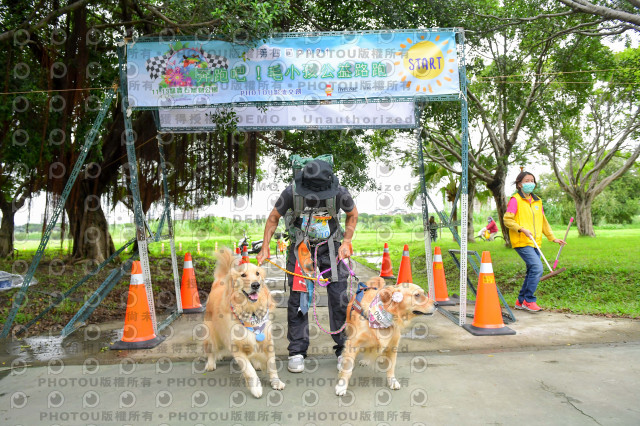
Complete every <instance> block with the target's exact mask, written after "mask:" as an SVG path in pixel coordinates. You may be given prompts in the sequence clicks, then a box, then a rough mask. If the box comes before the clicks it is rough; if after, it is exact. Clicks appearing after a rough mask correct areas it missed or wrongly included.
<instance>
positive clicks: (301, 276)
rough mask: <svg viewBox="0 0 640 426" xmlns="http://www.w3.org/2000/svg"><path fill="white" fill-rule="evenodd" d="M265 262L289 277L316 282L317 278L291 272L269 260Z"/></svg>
mask: <svg viewBox="0 0 640 426" xmlns="http://www.w3.org/2000/svg"><path fill="white" fill-rule="evenodd" d="M265 262H269V263H270V264H272V265H273V266H275V267H277V268H278V269H280V270H282V271H284V272H286V273H287V274H289V275H293V276H295V277H300V278H304V279H305V280H311V281H313V280H315V278H313V277H307V276H306V275H300V274H296V273H295V272H291V271H288V270H286V269H285V268H283V267H282V266H280V265H278V264H277V263H273V262H272V261H271V260H269V259H265ZM319 280H320V281H329V280H328V279H327V278H319Z"/></svg>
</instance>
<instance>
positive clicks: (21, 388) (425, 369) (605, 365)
mask: <svg viewBox="0 0 640 426" xmlns="http://www.w3.org/2000/svg"><path fill="white" fill-rule="evenodd" d="M638 359H640V345H638V344H625V345H604V346H603V345H598V346H590V347H574V348H556V349H545V350H538V351H508V352H498V353H486V354H481V353H472V354H401V355H400V356H399V360H398V369H397V375H396V376H397V378H398V379H399V380H400V382H401V383H402V384H403V388H402V389H400V390H397V391H391V390H389V389H387V388H386V387H385V386H384V380H383V378H384V372H382V371H380V370H379V369H377V368H375V367H374V368H368V367H359V368H357V369H356V370H355V372H354V375H353V377H352V379H351V383H352V384H351V386H350V388H349V389H350V392H347V394H346V395H345V396H343V397H337V396H336V395H335V394H334V389H333V387H334V385H335V382H336V376H337V374H336V364H335V362H334V360H330V359H311V360H308V361H307V371H305V372H304V373H300V374H292V373H289V372H288V371H287V370H286V367H285V366H284V362H283V363H281V364H280V366H281V372H280V378H281V379H282V380H284V381H285V382H286V384H287V387H286V388H285V389H284V390H283V391H274V390H271V389H269V388H268V387H267V386H268V384H267V383H268V380H266V378H265V374H261V376H262V377H263V378H264V379H265V380H264V381H263V382H264V386H265V389H264V395H263V397H262V398H261V399H255V398H253V397H252V396H251V394H250V393H249V392H248V391H247V389H246V388H245V386H244V384H243V381H242V379H241V376H240V374H239V372H238V371H237V369H236V368H235V366H234V364H230V363H229V362H223V363H220V364H219V368H218V370H216V371H215V372H210V373H204V372H203V371H202V369H203V367H204V362H203V361H202V360H196V361H194V362H171V361H168V360H165V361H159V362H156V363H139V364H135V363H129V362H128V361H126V362H124V363H122V364H117V365H99V366H97V365H95V364H86V365H84V366H83V365H66V366H63V367H62V366H59V365H52V366H48V367H44V366H43V367H33V368H26V369H24V370H22V369H14V370H13V372H12V373H11V374H9V375H7V376H6V377H4V378H3V379H2V380H1V382H0V383H1V384H2V391H1V392H0V423H2V424H3V425H7V426H8V425H18V424H23V425H45V424H46V425H53V424H60V425H63V424H64V425H69V424H169V425H196V424H205V425H206V424H214V423H215V424H225V425H226V424H238V425H252V424H255V425H257V424H266V425H269V424H282V425H284V424H296V425H328V424H331V425H341V424H345V425H346V424H351V425H355V424H363V425H364V424H372V425H383V424H394V425H396V424H399V425H416V424H451V425H454V424H456V425H460V424H522V425H535V424H562V425H590V424H594V425H598V424H600V425H637V424H638V423H640V406H639V405H638V394H639V393H640V380H639V379H640V369H639V367H638Z"/></svg>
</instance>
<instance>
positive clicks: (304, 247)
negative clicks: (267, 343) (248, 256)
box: [257, 155, 358, 373]
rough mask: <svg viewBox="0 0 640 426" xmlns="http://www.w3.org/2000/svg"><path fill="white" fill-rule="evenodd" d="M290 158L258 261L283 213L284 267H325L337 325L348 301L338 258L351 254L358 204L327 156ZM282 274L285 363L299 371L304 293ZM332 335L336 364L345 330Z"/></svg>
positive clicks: (304, 341) (305, 343)
mask: <svg viewBox="0 0 640 426" xmlns="http://www.w3.org/2000/svg"><path fill="white" fill-rule="evenodd" d="M292 163H293V169H294V182H293V183H292V184H291V185H289V186H287V187H286V188H285V190H284V191H282V193H281V194H280V197H279V198H278V200H277V201H276V205H275V207H274V209H273V210H272V211H271V213H270V214H269V217H268V218H267V223H266V225H265V229H264V242H263V245H262V250H261V251H260V253H259V254H258V256H257V260H258V264H261V263H262V262H263V261H264V260H265V259H268V258H269V256H270V250H269V242H270V241H271V237H272V236H273V234H274V232H275V230H276V228H277V226H278V221H279V220H280V218H281V217H283V216H284V217H285V223H286V226H287V230H288V232H289V238H290V240H291V244H290V245H289V252H288V255H287V270H288V271H290V272H294V271H295V265H296V261H297V262H298V263H299V265H300V267H301V268H302V271H303V274H304V275H309V273H312V271H314V270H316V269H317V270H319V271H324V274H323V276H322V278H328V279H329V280H330V283H329V284H328V285H327V287H326V288H327V294H328V298H329V301H328V305H329V306H328V308H329V323H330V325H331V330H338V329H339V328H340V327H341V326H342V325H343V324H344V322H345V319H346V309H347V304H348V303H349V300H348V296H347V291H346V290H347V279H348V277H349V271H348V268H347V267H346V266H345V265H344V264H343V262H342V261H341V260H342V259H345V258H348V257H350V256H351V254H352V248H351V239H352V238H353V233H354V231H355V228H356V224H357V223H358V209H356V206H355V203H354V201H353V198H352V197H351V194H349V191H347V189H346V188H344V187H342V186H340V185H339V182H338V178H337V177H336V175H335V174H334V173H333V159H332V158H331V156H328V155H324V156H320V157H318V158H316V159H303V158H301V157H299V156H295V155H294V156H292ZM341 210H342V211H344V212H345V213H346V215H347V217H346V222H345V228H346V229H345V230H344V232H343V230H342V227H341V226H340V220H339V213H340V211H341ZM316 252H317V262H318V265H315V268H313V267H312V266H313V265H312V263H311V262H314V261H315V256H316ZM310 267H311V268H310ZM287 280H288V284H289V288H290V290H291V291H290V295H289V303H288V307H287V324H288V332H287V339H288V340H289V363H288V369H289V371H291V372H294V373H300V372H302V371H304V358H305V357H306V356H307V349H308V347H309V322H308V309H309V303H308V299H307V298H308V294H307V293H306V292H303V291H294V290H293V288H292V287H293V276H292V275H290V274H287ZM331 337H332V338H333V340H334V342H335V345H334V346H333V349H334V351H335V354H336V356H337V357H338V367H339V365H340V361H341V358H342V357H341V354H342V349H343V348H344V342H345V336H344V334H343V333H338V334H332V335H331Z"/></svg>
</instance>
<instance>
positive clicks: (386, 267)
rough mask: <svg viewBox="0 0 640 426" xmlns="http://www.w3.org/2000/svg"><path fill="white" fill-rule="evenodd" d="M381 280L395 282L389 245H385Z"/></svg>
mask: <svg viewBox="0 0 640 426" xmlns="http://www.w3.org/2000/svg"><path fill="white" fill-rule="evenodd" d="M380 278H386V279H390V280H395V279H396V277H395V276H394V275H393V264H392V263H391V256H390V255H389V244H388V243H384V250H383V253H382V266H381V267H380Z"/></svg>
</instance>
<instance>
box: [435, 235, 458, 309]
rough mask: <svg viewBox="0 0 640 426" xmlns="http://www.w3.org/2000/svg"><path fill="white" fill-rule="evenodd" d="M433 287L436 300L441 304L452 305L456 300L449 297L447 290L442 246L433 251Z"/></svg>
mask: <svg viewBox="0 0 640 426" xmlns="http://www.w3.org/2000/svg"><path fill="white" fill-rule="evenodd" d="M433 287H434V293H435V295H434V296H435V297H434V300H435V301H436V302H437V303H438V305H439V306H451V305H455V304H456V302H454V301H453V300H451V299H449V293H448V292H447V279H446V278H445V276H444V264H443V263H442V252H441V251H440V247H438V246H436V247H435V249H434V252H433Z"/></svg>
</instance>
